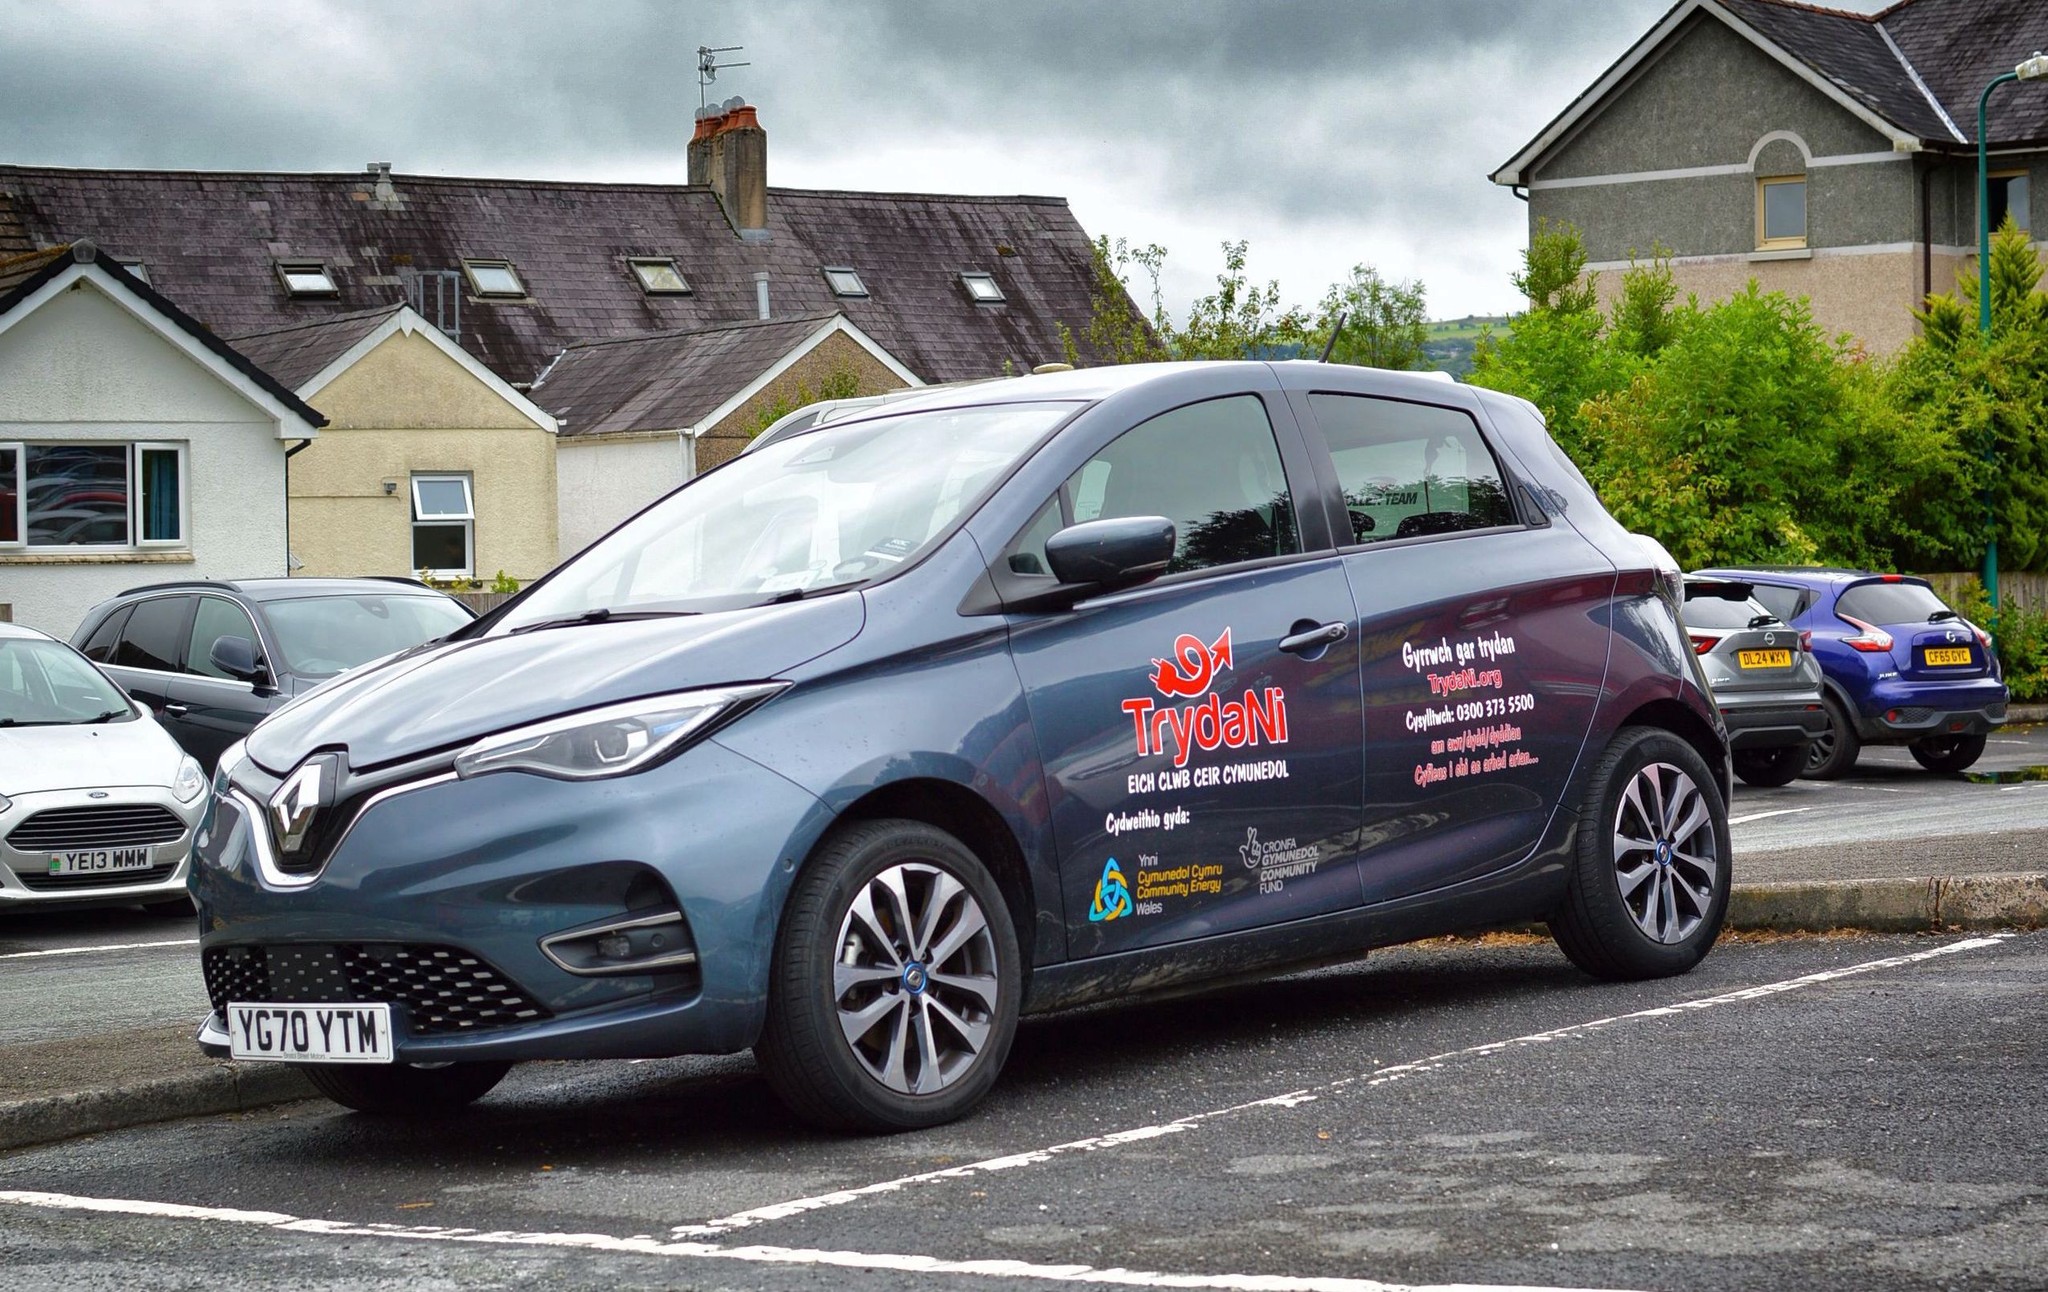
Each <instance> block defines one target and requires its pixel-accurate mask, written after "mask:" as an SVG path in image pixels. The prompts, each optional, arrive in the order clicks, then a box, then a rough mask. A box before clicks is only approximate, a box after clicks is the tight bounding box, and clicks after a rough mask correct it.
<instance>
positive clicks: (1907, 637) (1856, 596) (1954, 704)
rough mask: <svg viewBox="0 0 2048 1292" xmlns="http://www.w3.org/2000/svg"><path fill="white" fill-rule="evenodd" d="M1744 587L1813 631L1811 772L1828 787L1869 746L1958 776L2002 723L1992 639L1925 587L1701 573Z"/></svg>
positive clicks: (1796, 570) (1843, 574)
mask: <svg viewBox="0 0 2048 1292" xmlns="http://www.w3.org/2000/svg"><path fill="white" fill-rule="evenodd" d="M1702 573H1703V574H1705V575H1707V576H1710V577H1714V578H1728V579H1741V580H1743V581H1745V582H1748V583H1750V584H1752V585H1753V587H1754V595H1755V597H1756V599H1757V600H1758V601H1761V602H1762V603H1763V604H1764V605H1765V606H1767V607H1768V608H1769V609H1770V610H1771V612H1772V613H1773V614H1775V615H1777V616H1778V618H1780V619H1782V620H1784V621H1785V623H1786V624H1788V625H1789V626H1791V627H1792V628H1795V629H1798V630H1800V631H1801V632H1802V633H1804V634H1810V638H1809V640H1810V641H1811V643H1812V649H1813V656H1814V659H1816V660H1817V661H1819V663H1820V667H1821V676H1822V688H1821V691H1822V694H1821V699H1822V706H1823V708H1825V709H1826V711H1827V729H1826V730H1825V731H1824V732H1822V733H1821V734H1820V735H1818V736H1816V737H1814V739H1813V742H1812V743H1811V744H1809V745H1808V746H1807V747H1806V769H1805V771H1804V772H1802V773H1801V774H1802V775H1804V776H1807V777H1810V778H1812V779H1815V780H1832V779H1834V778H1835V777H1838V776H1842V775H1844V774H1845V773H1847V772H1848V771H1849V769H1850V768H1852V767H1854V766H1855V765H1856V757H1857V755H1858V754H1859V753H1861V752H1862V749H1863V746H1865V745H1878V744H1884V745H1904V746H1906V749H1907V752H1909V753H1911V754H1912V755H1913V760H1914V761H1915V762H1917V763H1919V764H1920V765H1921V766H1922V767H1925V768H1926V769H1927V770H1928V771H1930V772H1960V771H1962V770H1964V769H1965V768H1967V767H1969V766H1970V765H1971V764H1973V763H1975V762H1976V761H1977V760H1978V759H1979V758H1981V757H1982V756H1983V754H1984V741H1985V738H1986V737H1987V736H1989V735H1990V734H1991V732H1992V730H1993V729H1994V728H1996V727H1997V726H1998V725H1999V724H2000V723H2002V722H2004V721H2005V706H2006V688H2005V673H2004V669H2003V668H2002V667H2001V665H2000V664H1999V661H1998V652H1997V651H1996V650H1995V649H1993V644H1992V640H1991V634H1989V633H1987V632H1985V631H1984V630H1983V629H1982V628H1979V627H1978V626H1977V625H1975V624H1973V623H1971V622H1970V621H1968V620H1967V619H1964V618H1963V617H1962V616H1961V615H1960V614H1958V613H1957V612H1956V611H1954V610H1952V609H1950V608H1949V606H1948V604H1947V603H1946V602H1944V601H1943V600H1942V599H1941V597H1940V596H1939V595H1937V594H1936V592H1935V591H1934V588H1933V585H1931V584H1929V583H1928V582H1927V580H1925V579H1918V578H1914V577H1912V576H1911V575H1904V574H1873V573H1871V572H1870V571H1868V570H1830V569H1820V568H1815V567H1807V566H1798V567H1793V566H1761V567H1757V568H1755V569H1726V570H1706V571H1702Z"/></svg>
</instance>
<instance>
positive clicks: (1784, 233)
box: [1756, 175, 1806, 251]
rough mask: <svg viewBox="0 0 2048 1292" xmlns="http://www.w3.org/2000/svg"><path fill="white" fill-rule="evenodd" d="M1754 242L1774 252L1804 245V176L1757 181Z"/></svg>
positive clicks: (1762, 249) (1787, 176) (1759, 246)
mask: <svg viewBox="0 0 2048 1292" xmlns="http://www.w3.org/2000/svg"><path fill="white" fill-rule="evenodd" d="M1756 245H1757V248H1758V249H1759V250H1761V251H1777V250H1781V249H1790V248H1793V247H1803V246H1805V245H1806V177H1805V176H1804V175H1784V176H1778V177H1776V178H1773V179H1760V180H1758V181H1757V182H1756Z"/></svg>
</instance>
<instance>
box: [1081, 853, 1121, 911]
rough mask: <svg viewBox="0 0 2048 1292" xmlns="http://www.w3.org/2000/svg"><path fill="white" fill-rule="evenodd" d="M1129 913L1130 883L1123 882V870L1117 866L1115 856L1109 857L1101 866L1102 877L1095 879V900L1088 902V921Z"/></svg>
mask: <svg viewBox="0 0 2048 1292" xmlns="http://www.w3.org/2000/svg"><path fill="white" fill-rule="evenodd" d="M1130 913H1131V888H1130V885H1129V884H1126V883H1125V882H1124V872H1123V871H1122V870H1121V869H1120V868H1119V867H1118V866H1117V864H1116V858H1114V857H1111V858H1110V859H1109V863H1108V864H1107V865H1105V866H1104V867H1103V868H1102V878H1101V879H1098V880H1096V881H1095V900H1094V901H1093V902H1090V903H1089V904H1088V919H1089V922H1090V923H1094V924H1101V923H1103V922H1104V921H1107V920H1116V919H1121V918H1123V917H1124V916H1126V915H1129V914H1130Z"/></svg>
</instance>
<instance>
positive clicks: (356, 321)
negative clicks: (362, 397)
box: [228, 305, 405, 390]
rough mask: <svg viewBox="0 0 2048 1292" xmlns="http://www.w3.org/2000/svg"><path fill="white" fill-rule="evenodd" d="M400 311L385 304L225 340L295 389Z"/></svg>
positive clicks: (397, 306) (394, 306) (396, 306)
mask: <svg viewBox="0 0 2048 1292" xmlns="http://www.w3.org/2000/svg"><path fill="white" fill-rule="evenodd" d="M404 308H405V307H404V306H403V305H386V306H384V307H383V308H382V309H374V310H360V311H358V312H356V313H353V314H337V315H334V316H333V317H331V318H323V319H318V320H315V321H313V322H310V323H298V324H294V325H292V326H291V327H283V328H277V329H274V330H272V331H269V332H252V333H250V334H249V335H247V336H238V337H230V338H228V339H229V340H231V341H233V342H234V343H235V348H236V349H237V350H240V351H241V352H242V353H243V354H246V355H248V356H249V358H250V360H251V361H252V362H254V363H256V364H257V365H258V366H260V367H261V368H263V369H264V370H265V371H266V372H268V373H269V374H270V375H271V376H273V377H275V378H277V379H278V380H279V381H281V382H283V383H284V384H285V385H287V386H290V387H291V388H292V389H293V390H297V389H298V388H299V387H301V386H303V385H305V384H306V383H307V382H309V381H311V380H312V379H313V378H315V377H317V376H319V375H320V371H321V370H322V369H323V368H325V367H326V366H327V365H328V364H330V363H333V362H334V361H335V360H336V359H339V358H340V357H341V356H343V355H345V354H347V353H348V352H349V351H350V350H351V349H353V348H354V347H355V344H356V342H358V341H360V340H362V339H363V338H364V337H366V336H368V335H370V333H372V332H375V331H376V330H377V329H378V328H380V327H382V326H383V325H384V321H385V320H386V319H388V318H390V317H391V316H392V315H393V314H396V313H398V311H399V310H401V309H404Z"/></svg>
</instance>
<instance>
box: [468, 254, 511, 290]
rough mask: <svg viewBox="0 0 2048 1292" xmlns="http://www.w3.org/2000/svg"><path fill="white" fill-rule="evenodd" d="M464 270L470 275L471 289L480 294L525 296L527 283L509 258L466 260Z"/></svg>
mask: <svg viewBox="0 0 2048 1292" xmlns="http://www.w3.org/2000/svg"><path fill="white" fill-rule="evenodd" d="M462 272H463V273H465V274H468V275H469V287H470V290H471V291H473V292H475V293H476V294H477V295H479V296H524V295H526V284H524V283H522V282H520V281H519V271H518V270H516V269H514V268H512V262H511V261H509V260H465V261H463V262H462Z"/></svg>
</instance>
